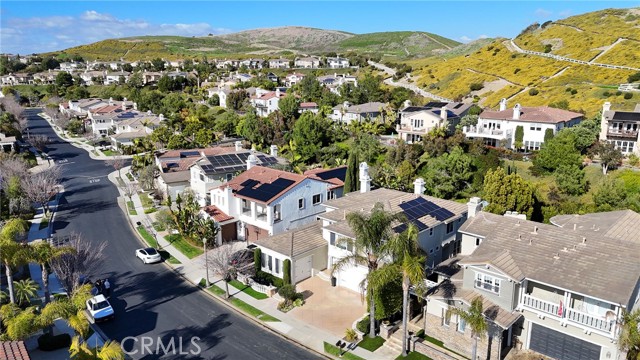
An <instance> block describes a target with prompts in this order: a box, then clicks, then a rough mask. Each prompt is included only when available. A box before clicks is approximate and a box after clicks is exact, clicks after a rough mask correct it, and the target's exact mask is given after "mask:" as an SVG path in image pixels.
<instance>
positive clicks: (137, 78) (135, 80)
mask: <svg viewBox="0 0 640 360" xmlns="http://www.w3.org/2000/svg"><path fill="white" fill-rule="evenodd" d="M128 84H129V86H130V87H131V88H134V89H140V88H142V87H143V86H144V80H143V79H142V73H141V72H140V71H136V72H134V73H133V74H131V76H129V81H128Z"/></svg>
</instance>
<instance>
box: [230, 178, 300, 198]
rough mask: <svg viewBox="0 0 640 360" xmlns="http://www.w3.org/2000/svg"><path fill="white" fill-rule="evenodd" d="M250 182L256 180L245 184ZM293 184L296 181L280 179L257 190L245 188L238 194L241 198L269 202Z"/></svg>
mask: <svg viewBox="0 0 640 360" xmlns="http://www.w3.org/2000/svg"><path fill="white" fill-rule="evenodd" d="M249 181H255V180H246V181H245V182H244V183H247V182H249ZM244 183H242V184H244ZM256 183H257V181H256ZM293 183H295V181H293V180H289V179H283V178H279V179H276V181H274V182H272V183H270V184H262V185H260V186H258V187H256V188H255V189H254V188H252V187H249V186H245V187H244V188H242V189H240V190H239V191H238V192H237V193H236V194H238V195H240V196H246V197H250V198H252V199H255V200H258V201H262V202H267V201H269V200H271V199H272V198H273V197H274V196H276V195H277V194H279V193H280V192H282V191H283V190H284V189H286V188H288V187H289V186H291V185H292V184H293ZM242 184H241V185H242Z"/></svg>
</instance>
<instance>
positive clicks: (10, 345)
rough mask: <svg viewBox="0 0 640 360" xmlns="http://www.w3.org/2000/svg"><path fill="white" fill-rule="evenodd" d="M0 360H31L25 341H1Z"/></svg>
mask: <svg viewBox="0 0 640 360" xmlns="http://www.w3.org/2000/svg"><path fill="white" fill-rule="evenodd" d="M0 359H6V360H30V359H31V356H29V351H27V347H26V346H25V344H24V341H0Z"/></svg>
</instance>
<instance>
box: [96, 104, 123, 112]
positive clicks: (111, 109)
mask: <svg viewBox="0 0 640 360" xmlns="http://www.w3.org/2000/svg"><path fill="white" fill-rule="evenodd" d="M118 109H122V107H121V106H118V105H107V106H103V107H99V108H97V109H95V110H93V111H92V112H93V113H95V114H108V113H111V112H114V111H116V110H118Z"/></svg>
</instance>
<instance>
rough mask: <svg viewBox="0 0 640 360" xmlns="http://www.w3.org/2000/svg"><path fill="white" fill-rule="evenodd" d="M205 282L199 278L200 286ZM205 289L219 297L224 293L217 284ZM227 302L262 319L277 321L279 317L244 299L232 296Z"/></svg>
mask: <svg viewBox="0 0 640 360" xmlns="http://www.w3.org/2000/svg"><path fill="white" fill-rule="evenodd" d="M205 284H206V282H205V280H204V279H202V280H200V284H199V285H200V286H202V287H204V286H205ZM207 291H209V292H211V293H213V294H216V295H218V296H221V297H224V296H225V294H226V292H225V291H224V290H223V289H221V288H220V287H219V286H217V285H211V287H209V288H208V289H207ZM229 302H230V303H231V304H232V305H233V306H235V307H237V308H238V309H240V310H242V311H243V312H245V313H247V314H249V315H251V316H254V317H256V318H258V319H260V320H262V321H269V322H279V321H280V320H279V319H277V318H275V317H273V316H271V315H269V314H267V313H265V312H263V311H262V310H260V309H256V308H255V307H253V306H251V305H249V304H247V303H246V302H244V301H242V300H240V299H235V298H232V299H231V300H229Z"/></svg>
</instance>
